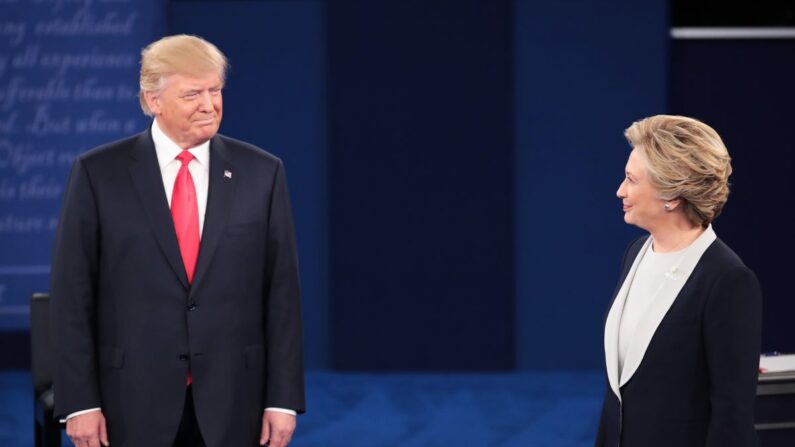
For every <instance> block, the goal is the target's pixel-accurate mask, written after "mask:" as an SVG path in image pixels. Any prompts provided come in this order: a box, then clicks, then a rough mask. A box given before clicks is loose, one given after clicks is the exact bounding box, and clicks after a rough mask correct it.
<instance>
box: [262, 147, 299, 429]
mask: <svg viewBox="0 0 795 447" xmlns="http://www.w3.org/2000/svg"><path fill="white" fill-rule="evenodd" d="M273 182H274V183H273V188H272V197H271V201H270V212H269V220H268V236H267V241H268V242H267V244H268V245H267V254H266V256H267V259H266V263H265V288H266V290H265V293H266V296H265V299H266V300H267V305H266V306H265V311H266V315H265V322H266V325H267V327H266V337H267V340H266V345H267V370H266V374H267V377H266V382H265V406H266V407H278V408H289V409H292V410H295V411H296V412H297V413H303V412H304V410H305V403H304V351H303V325H302V317H301V299H300V287H299V279H298V255H297V247H296V242H295V230H294V227H293V216H292V211H291V208H290V199H289V194H288V191H287V179H286V177H285V173H284V167H283V165H282V163H281V161H280V162H279V163H278V165H277V168H276V173H275V176H274V181H273Z"/></svg>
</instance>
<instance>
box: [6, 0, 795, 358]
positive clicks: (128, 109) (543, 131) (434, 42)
mask: <svg viewBox="0 0 795 447" xmlns="http://www.w3.org/2000/svg"><path fill="white" fill-rule="evenodd" d="M0 11H1V13H0V345H2V346H3V348H2V349H3V355H1V356H0V366H25V362H26V361H27V359H26V357H25V356H26V355H27V353H26V349H27V338H26V330H27V325H28V323H27V320H28V315H27V300H28V297H29V295H30V293H31V292H34V291H40V290H46V289H47V274H48V271H49V259H50V246H51V243H52V237H53V227H54V225H55V223H56V218H57V213H58V208H59V206H60V195H61V190H62V185H63V181H64V179H65V176H66V173H67V171H68V167H69V165H70V163H71V160H72V159H73V157H74V156H75V154H77V153H79V152H81V151H84V150H86V149H88V148H90V147H92V146H94V145H96V144H99V143H101V142H105V141H109V140H112V139H116V138H120V137H122V136H124V135H128V134H130V133H134V132H138V131H140V130H143V129H145V128H146V126H147V125H148V119H147V118H146V117H144V116H143V115H142V114H141V112H140V110H139V108H138V104H137V98H136V92H137V79H138V75H137V72H138V57H139V51H140V49H141V48H142V47H143V46H144V45H145V44H147V43H148V42H150V41H152V40H154V39H156V38H158V37H160V36H162V35H165V34H172V33H177V32H186V33H192V34H198V35H201V36H203V37H206V38H207V39H209V40H210V41H213V42H215V43H216V44H218V46H219V47H220V48H221V49H222V50H223V51H224V52H226V53H227V55H228V56H229V58H230V61H231V66H232V69H231V73H230V76H229V80H228V85H227V87H226V90H225V92H224V95H225V105H226V108H225V119H224V123H223V125H222V129H221V131H222V132H223V133H226V134H228V135H230V136H233V137H237V138H241V139H244V140H248V141H251V142H252V143H254V144H257V145H259V146H261V147H264V148H266V149H268V150H270V151H272V152H273V153H275V154H276V155H278V156H280V157H282V158H283V159H284V160H285V163H286V166H287V172H288V177H289V182H290V187H291V194H292V199H293V206H294V209H295V215H296V225H297V232H298V237H299V252H300V253H299V254H300V259H301V269H302V286H303V292H304V293H303V299H304V308H305V319H306V342H307V364H308V365H309V366H310V367H313V368H326V367H337V368H342V369H392V370H394V369H437V370H443V369H478V370H482V369H510V368H514V367H517V368H520V369H536V368H601V367H602V363H601V362H602V342H601V336H602V335H601V334H602V321H603V316H604V313H605V310H606V306H607V305H608V302H609V299H610V295H611V292H612V290H613V288H614V286H615V281H616V279H617V274H618V267H619V266H618V264H619V261H620V256H621V252H622V250H623V249H624V247H625V245H626V243H627V242H628V241H629V240H630V239H631V238H632V237H633V236H635V235H637V234H639V233H640V232H639V231H638V230H636V229H633V228H631V227H628V226H627V225H625V224H624V223H623V220H622V218H621V211H620V208H619V202H618V200H617V199H615V190H616V188H617V187H618V183H619V182H620V180H621V177H622V172H623V167H624V163H625V160H626V157H627V155H628V153H629V147H628V146H627V144H626V142H625V141H624V138H623V136H622V132H623V129H624V128H626V127H627V126H628V125H629V124H630V123H631V122H632V121H634V120H636V119H638V118H641V117H644V116H647V115H652V114H656V113H664V112H674V113H684V114H691V115H694V116H696V117H697V118H702V119H704V120H705V121H707V122H708V123H711V124H713V125H714V126H715V127H716V129H717V130H718V131H719V132H720V133H721V134H722V135H724V136H725V138H726V140H727V144H728V146H729V149H730V151H731V152H732V154H733V155H734V158H735V170H736V174H735V177H734V178H733V183H734V189H733V193H732V197H731V199H730V201H729V205H728V206H727V208H726V210H725V215H723V216H721V217H720V218H719V220H718V222H717V223H716V230H717V231H718V233H719V235H721V236H722V237H723V238H724V239H726V240H727V242H729V243H730V244H731V245H732V246H733V247H734V248H735V249H736V250H737V251H738V253H739V254H740V255H741V256H742V257H744V259H746V261H747V262H748V263H749V265H751V267H752V268H754V269H755V270H756V271H757V273H758V274H759V277H760V279H761V280H762V286H763V289H764V292H765V309H766V311H765V329H764V330H765V339H764V343H765V349H779V350H795V340H793V337H794V336H793V333H792V331H790V330H789V329H788V328H789V324H788V323H787V319H786V316H787V315H790V314H792V312H793V311H794V310H795V309H793V305H792V304H790V303H789V300H788V299H787V296H788V295H787V293H788V287H787V283H786V278H787V276H788V275H787V268H788V266H787V265H786V264H785V263H780V262H776V260H777V259H779V257H778V256H779V255H780V254H781V253H782V252H785V253H786V252H787V251H788V250H787V249H788V248H790V247H791V246H792V245H793V243H795V242H793V240H792V238H791V237H790V236H789V235H788V233H787V231H786V229H787V228H788V225H789V222H790V221H791V220H792V213H791V212H790V211H789V209H790V208H791V207H790V206H789V205H790V202H791V199H790V197H789V196H790V194H789V191H790V190H791V189H792V185H791V178H790V177H791V176H790V175H789V173H788V172H789V171H788V168H789V166H791V165H792V164H793V163H795V155H793V154H795V151H793V150H791V146H792V143H791V142H789V140H788V139H787V138H785V137H782V134H783V133H782V132H781V131H782V130H783V129H786V128H788V126H789V123H790V122H791V121H792V118H793V112H792V108H791V104H792V101H793V98H792V97H791V96H792V95H791V94H790V93H788V92H789V91H790V90H791V89H790V88H789V84H790V82H789V79H791V78H792V75H793V63H792V60H793V59H792V58H791V57H787V55H788V54H790V53H791V50H792V48H791V43H782V42H778V43H776V42H771V41H759V42H756V43H754V44H747V45H746V44H742V43H738V42H734V43H733V44H731V43H725V44H720V43H716V42H712V43H692V44H689V43H674V44H672V43H671V40H670V38H669V35H668V26H669V24H668V11H667V2H666V1H664V0H653V1H647V2H632V1H629V0H610V1H607V2H596V1H589V0H571V1H566V2H559V1H553V0H534V1H530V0H526V1H524V0H514V1H509V0H500V1H486V0H465V1H461V2H425V1H419V0H412V1H406V2H395V1H381V2H373V1H364V0H362V1H352V0H346V1H343V0H327V1H324V0H306V1H286V0H285V1H240V2H222V1H172V2H166V1H157V0H145V1H135V2H133V1H114V2H28V1H23V0H6V1H3V2H2V6H0ZM738 55H740V56H742V58H743V60H745V61H747V63H744V64H740V65H738V64H735V63H734V61H735V60H736V58H737V57H738Z"/></svg>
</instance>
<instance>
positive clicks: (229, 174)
mask: <svg viewBox="0 0 795 447" xmlns="http://www.w3.org/2000/svg"><path fill="white" fill-rule="evenodd" d="M224 178H227V179H230V180H231V179H232V171H230V170H228V169H225V170H224Z"/></svg>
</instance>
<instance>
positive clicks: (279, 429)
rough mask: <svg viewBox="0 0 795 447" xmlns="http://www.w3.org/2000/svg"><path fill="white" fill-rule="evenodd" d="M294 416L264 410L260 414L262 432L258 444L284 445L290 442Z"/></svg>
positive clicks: (293, 429) (282, 446)
mask: <svg viewBox="0 0 795 447" xmlns="http://www.w3.org/2000/svg"><path fill="white" fill-rule="evenodd" d="M295 419H296V418H295V416H293V415H291V414H287V413H281V412H279V411H266V412H265V414H264V415H262V434H261V435H260V437H259V445H265V444H266V443H267V444H268V446H269V447H284V446H286V445H287V444H289V443H290V438H292V437H293V431H295Z"/></svg>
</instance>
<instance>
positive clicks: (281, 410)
mask: <svg viewBox="0 0 795 447" xmlns="http://www.w3.org/2000/svg"><path fill="white" fill-rule="evenodd" d="M265 411H275V412H277V413H284V414H291V415H293V416H298V413H296V412H295V411H294V410H288V409H286V408H277V407H268V408H266V409H265Z"/></svg>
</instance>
